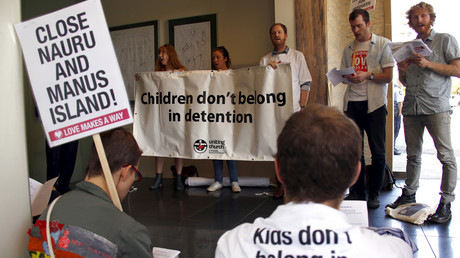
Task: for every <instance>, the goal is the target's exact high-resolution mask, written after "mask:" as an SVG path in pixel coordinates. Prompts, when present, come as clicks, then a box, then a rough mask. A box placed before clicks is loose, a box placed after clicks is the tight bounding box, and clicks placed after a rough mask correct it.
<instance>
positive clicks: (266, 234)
mask: <svg viewBox="0 0 460 258" xmlns="http://www.w3.org/2000/svg"><path fill="white" fill-rule="evenodd" d="M270 255H272V256H270ZM289 255H291V256H292V257H297V256H302V255H305V256H306V257H313V256H314V255H317V256H318V257H366V258H367V257H373V258H374V257H385V258H387V257H413V255H412V249H411V247H410V246H409V245H408V244H407V243H406V242H404V241H403V240H402V239H400V238H397V237H394V236H389V235H379V234H377V233H375V232H374V231H372V230H370V229H367V228H361V227H357V226H352V225H350V224H349V223H348V221H347V216H346V215H345V214H344V213H342V212H341V211H339V210H336V209H333V208H331V207H329V206H325V205H322V204H316V203H302V204H293V203H288V204H285V205H280V206H278V207H277V208H276V210H275V211H274V212H273V213H272V215H270V217H268V218H257V219H256V220H255V221H254V223H252V224H251V223H244V224H241V225H239V226H237V227H236V228H234V229H232V230H230V231H227V232H226V233H224V234H223V235H222V236H221V237H220V239H219V241H218V242H217V248H216V253H215V257H216V258H221V257H238V258H242V257H289Z"/></svg>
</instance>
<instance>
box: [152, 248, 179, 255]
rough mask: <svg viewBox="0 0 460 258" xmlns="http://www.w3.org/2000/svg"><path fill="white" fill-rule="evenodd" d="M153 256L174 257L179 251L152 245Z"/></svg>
mask: <svg viewBox="0 0 460 258" xmlns="http://www.w3.org/2000/svg"><path fill="white" fill-rule="evenodd" d="M152 253H153V257H155V258H176V257H179V254H180V251H177V250H172V249H166V248H161V247H154V248H153V249H152Z"/></svg>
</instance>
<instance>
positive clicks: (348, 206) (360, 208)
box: [340, 200, 369, 227]
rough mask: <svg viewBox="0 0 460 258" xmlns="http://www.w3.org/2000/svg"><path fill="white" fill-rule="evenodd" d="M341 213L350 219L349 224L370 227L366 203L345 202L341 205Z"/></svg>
mask: <svg viewBox="0 0 460 258" xmlns="http://www.w3.org/2000/svg"><path fill="white" fill-rule="evenodd" d="M340 211H341V212H343V213H345V214H346V215H347V217H348V222H349V223H350V224H352V225H355V226H361V227H369V218H368V216H367V203H366V201H347V200H344V201H343V202H342V204H341V205H340Z"/></svg>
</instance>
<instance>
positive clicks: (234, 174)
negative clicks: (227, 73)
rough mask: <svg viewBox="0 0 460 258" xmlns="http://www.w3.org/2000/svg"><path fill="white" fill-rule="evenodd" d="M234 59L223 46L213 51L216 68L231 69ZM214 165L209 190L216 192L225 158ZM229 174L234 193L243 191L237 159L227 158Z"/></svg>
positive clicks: (214, 66)
mask: <svg viewBox="0 0 460 258" xmlns="http://www.w3.org/2000/svg"><path fill="white" fill-rule="evenodd" d="M231 64H232V61H231V60H230V54H229V53H228V51H227V49H226V48H225V47H223V46H220V47H217V48H215V49H214V50H213V51H212V65H213V68H214V69H215V70H218V71H221V70H229V69H230V65H231ZM212 162H213V165H214V180H215V182H214V183H212V184H211V185H210V186H209V187H208V189H207V190H208V192H214V191H216V190H219V189H221V188H222V180H223V179H222V169H223V166H224V161H223V160H213V161H212ZM227 168H228V174H229V176H230V182H231V186H232V191H233V192H234V193H239V192H241V188H240V186H239V184H238V166H237V164H236V160H227Z"/></svg>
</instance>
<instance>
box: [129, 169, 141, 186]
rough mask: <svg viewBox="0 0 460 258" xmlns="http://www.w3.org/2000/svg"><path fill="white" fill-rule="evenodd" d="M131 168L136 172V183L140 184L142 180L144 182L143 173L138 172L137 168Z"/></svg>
mask: <svg viewBox="0 0 460 258" xmlns="http://www.w3.org/2000/svg"><path fill="white" fill-rule="evenodd" d="M128 166H129V165H128ZM131 167H132V168H133V170H134V172H135V173H136V174H135V177H134V182H139V181H141V180H142V174H141V172H139V170H138V169H137V168H136V167H135V166H133V165H131Z"/></svg>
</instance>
